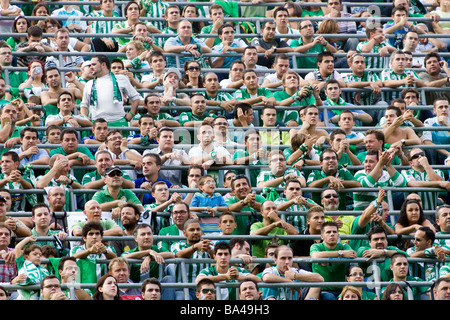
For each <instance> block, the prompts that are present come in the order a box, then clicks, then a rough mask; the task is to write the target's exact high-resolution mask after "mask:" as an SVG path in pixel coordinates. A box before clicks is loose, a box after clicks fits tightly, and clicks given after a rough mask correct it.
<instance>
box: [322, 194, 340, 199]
mask: <svg viewBox="0 0 450 320" xmlns="http://www.w3.org/2000/svg"><path fill="white" fill-rule="evenodd" d="M323 197H324V198H325V199H330V198H335V199H337V198H338V195H337V194H327V195H325V196H323Z"/></svg>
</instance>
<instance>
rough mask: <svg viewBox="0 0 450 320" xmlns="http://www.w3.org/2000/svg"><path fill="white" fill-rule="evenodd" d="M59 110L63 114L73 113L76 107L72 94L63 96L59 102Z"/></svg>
mask: <svg viewBox="0 0 450 320" xmlns="http://www.w3.org/2000/svg"><path fill="white" fill-rule="evenodd" d="M58 107H59V110H61V112H62V113H72V111H73V109H74V107H75V105H74V104H73V99H72V95H70V94H63V95H62V96H61V97H60V98H59V102H58Z"/></svg>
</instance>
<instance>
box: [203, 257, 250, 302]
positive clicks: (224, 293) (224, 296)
mask: <svg viewBox="0 0 450 320" xmlns="http://www.w3.org/2000/svg"><path fill="white" fill-rule="evenodd" d="M235 268H236V269H237V270H238V272H239V275H240V276H245V275H248V274H249V272H248V271H247V270H245V269H244V268H241V267H237V266H235ZM199 275H201V276H206V277H214V276H218V275H219V273H218V272H217V268H216V265H213V266H211V267H208V268H205V269H203V270H202V271H200V273H199ZM219 283H239V281H238V280H237V279H231V280H225V281H220V282H219ZM219 290H220V300H233V301H234V300H238V288H220V289H219Z"/></svg>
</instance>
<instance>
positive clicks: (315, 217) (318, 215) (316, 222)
mask: <svg viewBox="0 0 450 320" xmlns="http://www.w3.org/2000/svg"><path fill="white" fill-rule="evenodd" d="M324 222H325V214H324V212H323V211H322V212H314V213H312V214H311V216H310V217H309V218H307V223H308V225H309V228H310V231H311V232H315V233H316V234H317V233H320V229H321V228H322V225H323V223H324Z"/></svg>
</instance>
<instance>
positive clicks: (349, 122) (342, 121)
mask: <svg viewBox="0 0 450 320" xmlns="http://www.w3.org/2000/svg"><path fill="white" fill-rule="evenodd" d="M338 124H339V127H341V128H342V129H343V130H350V129H352V128H353V126H354V125H355V120H354V118H353V114H351V113H350V112H345V113H341V115H340V117H339V122H338Z"/></svg>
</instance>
